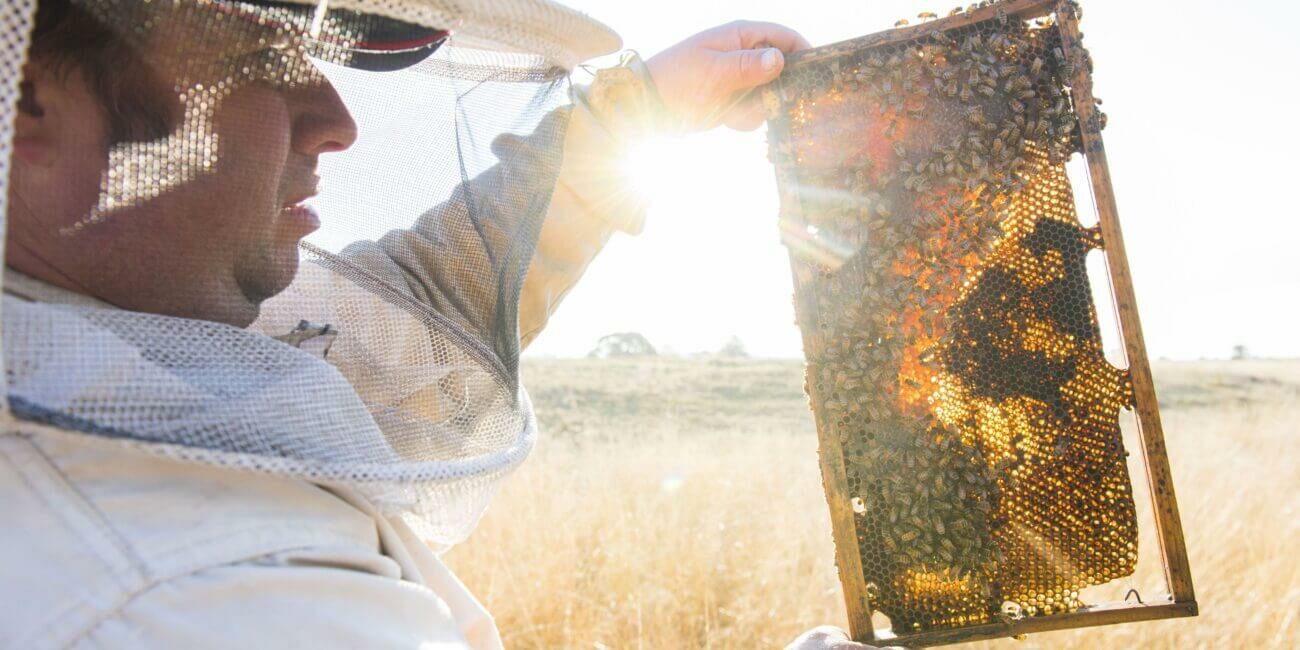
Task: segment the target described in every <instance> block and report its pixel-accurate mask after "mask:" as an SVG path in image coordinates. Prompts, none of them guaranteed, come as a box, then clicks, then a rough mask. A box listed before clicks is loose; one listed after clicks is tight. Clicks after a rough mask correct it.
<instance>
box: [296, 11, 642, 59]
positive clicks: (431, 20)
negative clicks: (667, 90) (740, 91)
mask: <svg viewBox="0 0 1300 650" xmlns="http://www.w3.org/2000/svg"><path fill="white" fill-rule="evenodd" d="M282 1H283V2H286V3H291V4H299V5H306V6H312V7H315V6H317V5H319V4H320V3H319V0H282ZM328 7H329V9H331V10H350V11H357V12H361V13H366V14H372V15H376V16H383V17H386V18H392V19H395V20H400V21H404V22H408V23H413V24H416V25H420V26H423V27H426V28H428V29H431V30H448V31H450V32H451V34H452V35H451V42H452V43H453V44H455V45H458V46H461V47H469V48H476V49H483V50H492V51H500V52H519V53H528V54H536V55H538V56H541V57H544V58H545V59H546V60H547V61H549V62H550V63H552V64H554V65H557V66H560V67H563V68H565V69H567V70H572V69H573V68H574V66H576V65H578V64H579V63H582V62H583V61H586V60H587V59H590V58H593V57H597V56H601V55H604V54H609V53H611V52H614V51H617V50H618V49H619V48H620V47H622V39H620V38H619V36H618V34H617V33H615V32H614V30H612V29H610V28H609V27H608V26H606V25H605V24H604V23H601V22H600V21H598V20H595V19H594V18H591V17H589V16H587V15H586V14H583V13H582V12H579V11H575V10H573V9H570V8H568V7H565V6H563V5H561V4H559V3H556V2H552V1H551V0H328Z"/></svg>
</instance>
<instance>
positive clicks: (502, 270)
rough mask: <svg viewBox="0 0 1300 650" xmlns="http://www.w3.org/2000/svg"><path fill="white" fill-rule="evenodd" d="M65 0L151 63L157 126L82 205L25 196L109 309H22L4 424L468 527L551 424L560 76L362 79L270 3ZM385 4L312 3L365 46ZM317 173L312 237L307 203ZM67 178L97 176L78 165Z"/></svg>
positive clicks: (554, 72)
mask: <svg viewBox="0 0 1300 650" xmlns="http://www.w3.org/2000/svg"><path fill="white" fill-rule="evenodd" d="M218 4H221V3H218ZM227 4H229V3H227ZM71 5H72V6H73V7H75V8H77V9H78V10H80V11H82V12H83V15H85V16H89V17H90V18H92V19H93V21H94V23H95V24H96V25H99V26H102V27H104V28H106V29H107V30H108V31H109V32H110V33H111V34H112V36H113V38H114V39H116V40H115V41H114V42H118V41H120V42H121V43H123V44H125V45H126V46H127V47H128V48H129V50H130V53H131V55H132V56H135V57H138V59H139V61H138V62H137V63H138V67H139V68H140V69H142V70H146V71H147V72H148V75H152V76H148V75H145V76H140V77H131V78H129V80H130V81H132V83H135V82H138V83H140V84H141V87H142V88H143V89H144V90H143V91H142V93H143V94H142V96H143V97H145V100H146V101H145V102H143V105H144V107H145V108H148V106H149V104H148V102H149V101H152V100H151V99H150V98H151V95H149V93H150V92H154V93H156V94H158V101H159V102H162V104H161V105H162V107H163V108H161V109H159V110H158V114H159V115H162V116H163V118H160V119H159V120H155V123H154V124H153V125H152V130H151V129H143V130H141V129H140V128H135V129H134V130H133V129H132V128H126V129H124V130H122V132H123V133H125V134H126V135H123V136H120V137H119V138H118V140H117V141H110V142H109V143H108V145H107V146H106V148H105V150H104V151H103V153H102V157H101V156H99V155H95V156H91V157H90V159H89V163H88V164H93V165H99V166H100V167H102V172H101V173H100V174H99V176H98V179H99V181H98V187H94V186H93V185H92V187H91V188H90V189H91V190H94V192H92V194H96V196H94V200H93V201H87V202H86V203H85V205H84V206H83V207H82V208H76V209H71V210H69V209H66V208H65V204H64V203H60V202H59V201H53V200H50V201H47V199H49V198H50V196H51V194H50V193H48V192H47V193H34V194H33V193H31V192H30V187H28V186H24V191H25V192H27V193H28V196H26V197H25V200H24V202H23V211H20V212H18V213H15V214H16V215H17V216H16V217H15V215H10V218H11V219H13V218H18V219H21V220H23V223H24V227H25V228H26V229H27V231H28V232H29V233H30V231H31V230H32V228H36V234H35V235H31V234H28V235H25V236H26V237H28V240H26V241H25V242H24V245H26V246H28V247H35V248H36V249H37V250H39V251H40V252H41V255H42V257H41V259H42V260H43V261H45V262H47V263H48V264H50V265H51V266H54V267H56V268H57V269H58V270H59V274H58V277H57V278H56V279H58V280H59V281H60V284H63V285H64V286H68V285H69V284H71V285H72V287H71V288H73V289H74V290H76V291H78V292H80V293H84V294H87V295H91V296H94V297H96V298H98V299H99V300H102V301H104V302H106V303H111V304H112V305H116V307H112V306H87V305H75V306H74V305H68V304H52V303H48V302H40V301H32V300H30V297H18V296H6V297H5V301H4V306H3V320H4V337H3V348H4V360H5V365H6V370H7V374H8V376H9V378H10V382H11V384H10V387H9V391H8V397H9V400H8V401H9V404H10V406H11V408H12V409H13V411H14V413H15V414H16V415H18V416H19V417H21V418H25V419H29V420H34V421H39V422H44V423H49V424H54V425H56V426H60V427H63V428H65V429H69V430H73V431H77V432H81V433H84V434H86V435H95V436H101V437H108V438H114V439H118V440H121V441H123V443H124V444H131V445H135V446H138V447H140V448H142V449H145V450H147V451H149V452H151V453H155V454H161V455H164V456H167V457H172V458H177V459H183V460H187V461H197V462H204V463H211V464H217V465H221V466H225V467H230V468H232V469H237V470H243V471H256V472H267V473H274V474H278V475H283V476H291V477H297V478H303V479H306V480H311V481H316V482H321V483H327V484H337V485H346V486H350V487H353V488H356V489H358V490H360V491H361V492H362V493H363V494H365V495H367V496H368V497H369V498H371V499H372V500H373V501H374V502H375V503H376V505H377V506H378V507H379V508H380V509H381V510H382V511H384V512H386V513H388V514H391V515H401V516H404V517H406V518H407V519H408V520H409V521H410V523H412V524H414V525H415V526H416V527H417V530H420V531H421V532H422V533H423V534H424V535H425V537H426V539H427V540H428V541H430V542H431V543H433V544H435V545H438V546H442V547H445V546H448V545H451V544H454V543H456V542H458V541H460V540H462V539H463V538H464V537H465V536H466V535H467V534H468V533H469V531H470V530H471V529H472V528H473V526H474V524H475V523H476V522H477V520H478V518H479V516H480V515H481V513H482V511H483V508H484V507H485V506H486V504H487V502H488V500H489V499H490V498H491V496H492V493H493V491H494V488H495V485H496V483H497V481H498V480H499V479H500V478H501V477H502V476H504V475H505V474H506V473H507V472H508V471H509V470H510V469H512V468H513V467H515V466H516V465H517V464H518V463H519V462H521V461H522V460H523V459H524V458H525V457H526V456H527V454H528V452H529V451H530V450H531V448H532V445H533V442H534V440H535V438H536V428H535V424H534V420H533V416H532V411H531V407H530V405H529V402H528V398H527V395H526V394H525V393H524V392H523V389H522V387H521V386H520V384H519V378H518V355H519V342H518V326H517V320H518V301H519V292H520V289H521V287H522V284H523V279H524V274H525V272H526V270H527V268H528V265H529V263H530V261H531V259H532V255H533V250H534V248H535V245H536V241H537V236H538V233H539V231H540V227H541V222H542V219H543V217H544V216H545V213H546V210H547V207H548V205H549V199H550V192H551V189H552V188H553V186H554V182H555V174H556V173H557V172H558V166H559V162H560V153H561V152H560V145H561V143H562V142H563V136H564V131H565V125H566V123H567V116H568V109H567V101H568V79H567V75H566V73H565V71H564V70H563V69H562V68H559V67H556V66H555V65H553V64H550V63H547V62H546V61H547V57H546V56H544V55H543V54H518V53H501V52H483V51H474V50H466V49H463V48H451V47H444V48H443V49H441V50H439V51H438V52H437V53H436V54H434V55H433V56H432V57H431V58H428V59H426V60H424V61H423V62H420V63H418V64H416V65H414V66H412V67H409V68H405V69H401V70H398V71H385V72H372V71H370V70H358V69H356V68H354V67H349V66H350V65H351V60H350V55H349V53H348V51H347V50H346V48H341V49H339V50H337V51H331V52H329V53H328V55H329V60H328V61H324V60H319V59H311V60H308V59H307V58H306V57H305V56H304V54H303V52H304V51H303V50H302V49H301V48H300V45H301V43H302V40H301V38H300V37H301V36H302V34H303V32H304V30H306V29H307V28H308V27H307V26H308V24H309V23H310V22H311V20H312V18H313V16H312V15H311V14H303V13H294V10H289V11H288V13H285V10H284V9H283V7H279V6H274V5H273V6H270V7H265V5H256V4H250V3H245V4H240V5H232V6H235V7H236V9H237V10H238V11H237V12H231V11H226V7H225V5H222V6H221V9H222V11H216V12H214V11H211V8H212V6H213V3H211V2H210V1H209V0H174V1H168V2H161V3H160V2H157V1H156V0H155V2H152V3H149V2H145V1H144V0H71ZM241 12H242V13H241ZM250 12H251V13H250ZM321 17H323V18H324V20H323V21H321V20H320V18H321ZM388 17H391V16H388ZM368 20H369V18H368V17H367V16H365V15H362V14H356V13H352V12H338V13H327V14H322V15H319V16H316V21H317V24H318V25H319V24H324V25H325V28H324V30H325V37H336V36H337V37H340V38H342V37H343V36H346V38H349V39H353V40H364V39H365V38H372V39H373V38H375V36H374V32H369V33H368V31H367V30H371V29H372V28H373V25H372V24H371V23H369V22H367V21H368ZM390 27H391V26H390ZM400 27H401V26H399V28H400ZM415 27H420V26H419V25H416V26H415ZM424 27H429V28H433V27H440V26H439V25H426V26H424ZM399 31H400V30H399ZM415 33H416V35H417V36H418V35H419V32H418V30H417V31H416V32H415ZM403 38H405V35H403ZM98 74H117V73H105V72H103V71H100V72H99V73H98ZM115 81H121V80H120V79H115ZM92 82H93V79H92ZM92 87H93V84H92ZM159 89H161V90H159ZM249 98H252V99H253V100H257V101H256V102H253V101H250V99H249ZM168 102H170V104H169V103H168ZM128 103H129V102H128ZM167 106H173V107H174V108H172V109H167V108H166V107H167ZM128 117H130V116H129V115H128ZM86 119H96V118H95V117H94V116H93V115H92V116H91V117H88V118H86ZM330 120H332V122H329V125H330V127H329V129H327V128H325V127H324V126H322V124H324V123H325V122H328V121H330ZM349 121H352V122H355V129H354V130H353V133H352V135H351V136H349V135H348V129H347V128H345V127H346V125H347V123H348V122H349ZM106 122H107V120H106ZM331 129H332V130H331ZM322 134H324V135H322ZM325 135H328V136H329V137H330V138H333V140H329V141H328V142H327V143H326V144H324V145H320V142H318V140H320V138H318V137H317V136H320V137H325ZM312 138H316V140H313V139H312ZM352 139H355V142H352ZM313 143H315V144H313ZM316 145H320V146H316ZM313 146H316V148H312V147H313ZM92 169H99V167H92ZM316 176H319V177H320V184H319V194H318V195H317V196H314V197H312V198H309V199H308V200H306V202H305V204H306V205H310V206H312V207H313V208H314V209H315V210H316V211H317V212H319V215H320V222H321V224H322V227H320V229H319V230H317V231H316V232H314V233H311V234H309V235H308V234H307V233H308V232H310V230H311V228H307V227H305V226H304V223H305V222H304V219H306V217H304V216H303V215H304V214H305V213H304V212H303V208H302V207H301V206H302V205H304V202H302V201H299V200H297V199H300V198H301V197H299V196H297V195H298V194H301V192H302V190H303V188H304V187H306V185H304V183H308V184H311V185H314V184H315V181H314V180H312V179H314V178H315V177H316ZM92 178H93V177H92ZM277 179H278V180H277ZM272 181H276V182H278V185H277V184H275V183H273V182H272ZM28 185H30V183H28ZM47 189H50V188H47ZM52 189H53V190H54V191H55V192H66V194H68V195H75V196H79V195H80V193H82V192H83V190H85V189H86V188H85V187H83V186H81V185H78V184H77V180H76V178H75V175H74V178H70V179H69V181H68V183H67V185H66V187H64V186H57V185H56V186H55V187H53V188H52ZM313 193H315V192H314V191H313ZM263 195H265V196H263ZM46 203H49V205H50V206H53V207H48V208H47V209H45V211H44V212H42V207H41V206H43V205H45V204H46ZM74 207H75V206H74ZM34 224H35V225H34ZM286 224H287V225H286ZM42 228H43V229H45V230H44V231H42V230H41V229H42ZM286 233H288V234H286ZM302 236H306V239H305V240H304V241H302V242H301V243H298V239H300V238H301V237H302ZM295 249H296V250H295ZM142 251H143V253H142ZM299 260H301V263H299ZM22 270H26V269H22ZM122 277H125V278H129V279H130V281H129V282H122V281H117V280H115V278H122ZM289 279H292V282H289ZM281 281H283V285H277V283H279V282H281ZM250 283H251V286H253V287H254V288H253V289H250V288H249V284H250ZM231 285H235V286H233V287H232V286H231ZM265 286H273V287H274V289H272V290H266V291H265V294H267V295H261V294H259V295H258V297H257V299H254V298H253V297H252V295H253V294H252V293H251V292H254V291H257V290H262V289H263V288H264V287H265ZM236 289H237V290H236ZM245 303H248V304H245ZM250 305H251V307H250ZM119 307H120V308H119ZM250 309H251V310H252V311H251V313H252V314H254V315H256V317H257V318H256V321H255V322H253V323H252V325H251V326H248V327H245V325H247V324H248V323H247V320H241V318H242V316H240V315H241V314H245V313H250Z"/></svg>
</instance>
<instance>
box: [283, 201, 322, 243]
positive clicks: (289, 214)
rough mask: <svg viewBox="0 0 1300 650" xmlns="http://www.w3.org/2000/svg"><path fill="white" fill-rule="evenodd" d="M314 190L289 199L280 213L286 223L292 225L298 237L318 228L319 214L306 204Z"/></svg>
mask: <svg viewBox="0 0 1300 650" xmlns="http://www.w3.org/2000/svg"><path fill="white" fill-rule="evenodd" d="M315 195H316V192H314V191H313V192H308V193H304V194H300V195H298V196H297V197H294V198H292V199H289V200H288V201H286V202H285V204H284V207H283V208H282V214H283V216H284V217H285V218H286V219H287V222H288V223H287V225H290V226H292V227H293V230H294V231H295V232H297V233H299V234H298V236H299V237H306V236H307V235H309V234H311V233H313V232H316V231H317V230H318V229H320V215H318V214H316V210H314V209H313V208H312V207H311V206H309V205H307V200H308V199H310V198H311V197H313V196H315Z"/></svg>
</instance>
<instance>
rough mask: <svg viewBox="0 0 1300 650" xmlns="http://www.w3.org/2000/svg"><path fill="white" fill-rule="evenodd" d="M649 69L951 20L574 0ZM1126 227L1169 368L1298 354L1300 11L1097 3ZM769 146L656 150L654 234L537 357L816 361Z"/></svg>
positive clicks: (845, 7)
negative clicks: (799, 306)
mask: <svg viewBox="0 0 1300 650" xmlns="http://www.w3.org/2000/svg"><path fill="white" fill-rule="evenodd" d="M567 4H569V5H570V6H574V7H576V8H578V9H580V10H582V11H585V12H587V13H589V14H591V15H592V16H594V17H596V18H598V19H600V20H602V21H604V22H606V23H608V24H609V25H611V26H613V27H614V28H615V29H617V30H618V31H619V32H620V33H621V34H622V35H623V38H624V44H625V47H629V48H634V49H637V50H638V51H640V52H641V53H642V54H643V55H645V56H649V55H651V54H653V53H654V52H657V51H659V50H660V49H663V48H664V47H666V46H668V45H671V44H672V43H674V42H676V41H678V40H680V39H681V38H683V37H685V36H687V35H689V34H692V33H694V32H697V31H700V30H701V29H704V28H707V27H710V26H713V25H715V24H720V23H724V22H727V21H729V20H732V19H735V18H750V19H756V20H769V21H774V22H780V23H784V24H786V25H789V26H791V27H793V28H795V29H797V30H799V31H800V32H802V33H803V34H804V35H805V36H807V37H808V39H809V40H810V41H811V42H812V43H813V44H814V45H821V44H825V43H830V42H834V41H838V40H843V39H846V38H851V37H854V36H858V35H861V34H866V33H869V32H873V31H877V30H879V29H882V28H885V27H888V26H890V25H892V24H893V22H894V21H895V20H896V19H898V18H901V17H914V16H915V15H916V14H917V13H918V12H919V11H922V10H934V11H936V12H937V13H946V11H947V10H948V9H949V8H950V7H948V6H947V5H945V6H942V7H940V6H937V5H935V4H933V3H921V2H915V1H912V2H900V1H874V2H862V1H856V2H850V1H837V2H831V1H817V0H801V1H799V2H791V1H789V0H745V1H743V2H742V1H740V0H730V1H713V2H699V1H698V0H695V1H690V2H687V1H683V0H655V1H654V2H635V3H634V2H622V1H618V2H615V1H612V0H604V1H602V0H571V1H568V2H567ZM1082 4H1083V7H1084V21H1083V28H1084V32H1085V34H1086V39H1085V42H1086V44H1087V45H1088V47H1089V49H1090V50H1091V52H1092V54H1093V58H1094V60H1095V62H1096V73H1095V75H1096V79H1095V86H1096V90H1097V94H1098V96H1100V97H1102V98H1103V99H1104V100H1105V110H1106V112H1107V113H1108V114H1109V116H1110V121H1109V125H1108V127H1107V129H1106V131H1105V133H1104V137H1105V141H1106V147H1107V151H1108V154H1109V157H1110V166H1111V173H1112V175H1113V177H1114V185H1115V191H1116V194H1117V196H1118V202H1119V209H1120V221H1121V224H1122V225H1123V230H1124V238H1125V242H1126V244H1127V247H1128V251H1129V257H1130V260H1129V261H1130V265H1131V268H1132V272H1133V276H1134V279H1135V284H1136V290H1137V297H1138V305H1139V308H1140V311H1141V316H1142V321H1143V327H1144V329H1145V334H1146V340H1147V345H1148V348H1149V350H1150V353H1151V355H1152V356H1153V357H1170V358H1197V357H1224V356H1227V355H1228V354H1229V353H1230V351H1231V348H1232V346H1233V345H1235V344H1238V343H1240V344H1244V345H1246V346H1248V348H1249V349H1250V351H1251V352H1252V353H1253V354H1257V355H1267V356H1300V336H1296V334H1295V332H1296V323H1297V320H1298V317H1300V307H1297V303H1296V301H1297V297H1298V296H1300V269H1298V268H1297V257H1300V248H1298V247H1300V209H1298V208H1297V206H1300V198H1298V194H1297V188H1296V184H1297V183H1300V180H1298V179H1296V178H1294V176H1295V171H1296V170H1297V165H1296V163H1295V158H1294V155H1295V153H1296V152H1297V151H1300V136H1297V130H1298V128H1297V127H1298V124H1297V122H1296V119H1295V114H1296V112H1295V111H1296V99H1297V93H1296V86H1295V83H1294V78H1295V69H1296V66H1297V65H1300V38H1296V37H1295V34H1294V33H1293V32H1291V31H1289V30H1291V29H1292V27H1293V26H1294V25H1296V24H1297V23H1298V22H1300V6H1298V5H1296V4H1290V3H1282V2H1265V1H1263V0H1252V1H1247V2H1212V1H1209V0H1183V1H1180V2H1177V3H1174V2H1164V3H1160V2H1133V1H1131V0H1129V1H1122V0H1083V2H1082ZM765 156H766V144H765V134H764V131H763V130H762V129H760V130H759V131H757V132H754V133H744V134H742V133H734V132H729V131H723V130H719V131H715V132H711V133H706V134H700V135H695V136H690V137H688V138H685V139H681V140H672V141H662V142H656V143H652V144H651V145H649V146H648V147H647V148H646V150H645V151H644V152H643V153H642V155H641V156H640V159H639V161H638V167H637V169H638V170H640V171H639V174H640V176H641V178H642V180H643V181H644V187H645V188H646V189H647V190H648V191H649V192H651V194H652V195H653V204H652V207H651V210H650V214H649V222H648V225H647V227H646V229H645V232H644V233H643V234H642V235H640V236H638V237H635V238H631V237H619V238H617V239H615V240H614V241H613V242H611V243H610V245H609V246H608V248H607V249H606V250H605V252H604V253H603V254H602V255H601V257H600V258H599V259H597V260H596V261H595V262H594V263H593V264H592V266H591V267H590V270H589V272H588V275H587V277H585V278H584V279H583V281H582V283H581V284H580V285H579V286H578V287H577V288H576V289H574V290H573V292H572V293H571V294H570V295H569V297H568V299H567V301H566V303H565V304H564V306H563V307H562V308H561V309H560V312H559V313H558V314H557V315H556V317H555V318H554V319H553V320H552V321H551V323H550V325H549V327H548V329H547V331H546V332H545V333H543V335H542V336H541V337H540V338H539V339H538V340H537V342H536V343H535V344H534V346H533V347H532V348H531V349H530V350H529V354H530V355H581V354H585V353H586V352H587V351H588V350H589V349H591V347H592V345H593V343H594V342H595V340H596V339H597V338H598V337H600V336H601V335H604V334H607V333H610V332H615V331H628V330H631V331H639V332H642V333H643V334H645V335H646V336H647V337H648V338H649V339H650V340H651V341H652V342H653V343H655V344H656V345H658V346H661V347H667V348H670V349H672V350H674V351H677V352H679V353H689V352H695V351H702V350H708V351H712V350H716V349H718V348H719V347H720V346H721V345H722V343H723V342H724V341H725V340H726V339H727V338H728V337H730V336H732V335H735V336H739V337H740V338H741V339H742V340H743V341H744V342H745V344H746V345H747V346H748V348H749V349H750V352H751V353H753V354H756V355H762V356H782V357H795V356H800V354H801V345H800V339H799V334H798V330H797V329H796V328H795V327H794V325H793V321H794V312H793V307H792V306H791V292H792V289H791V283H790V277H789V266H788V263H787V258H786V253H785V250H784V248H783V247H782V246H781V245H780V243H779V241H778V237H777V227H776V218H777V201H776V184H775V181H774V178H773V173H772V168H771V166H770V165H769V164H768V162H767V160H766V157H765Z"/></svg>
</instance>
